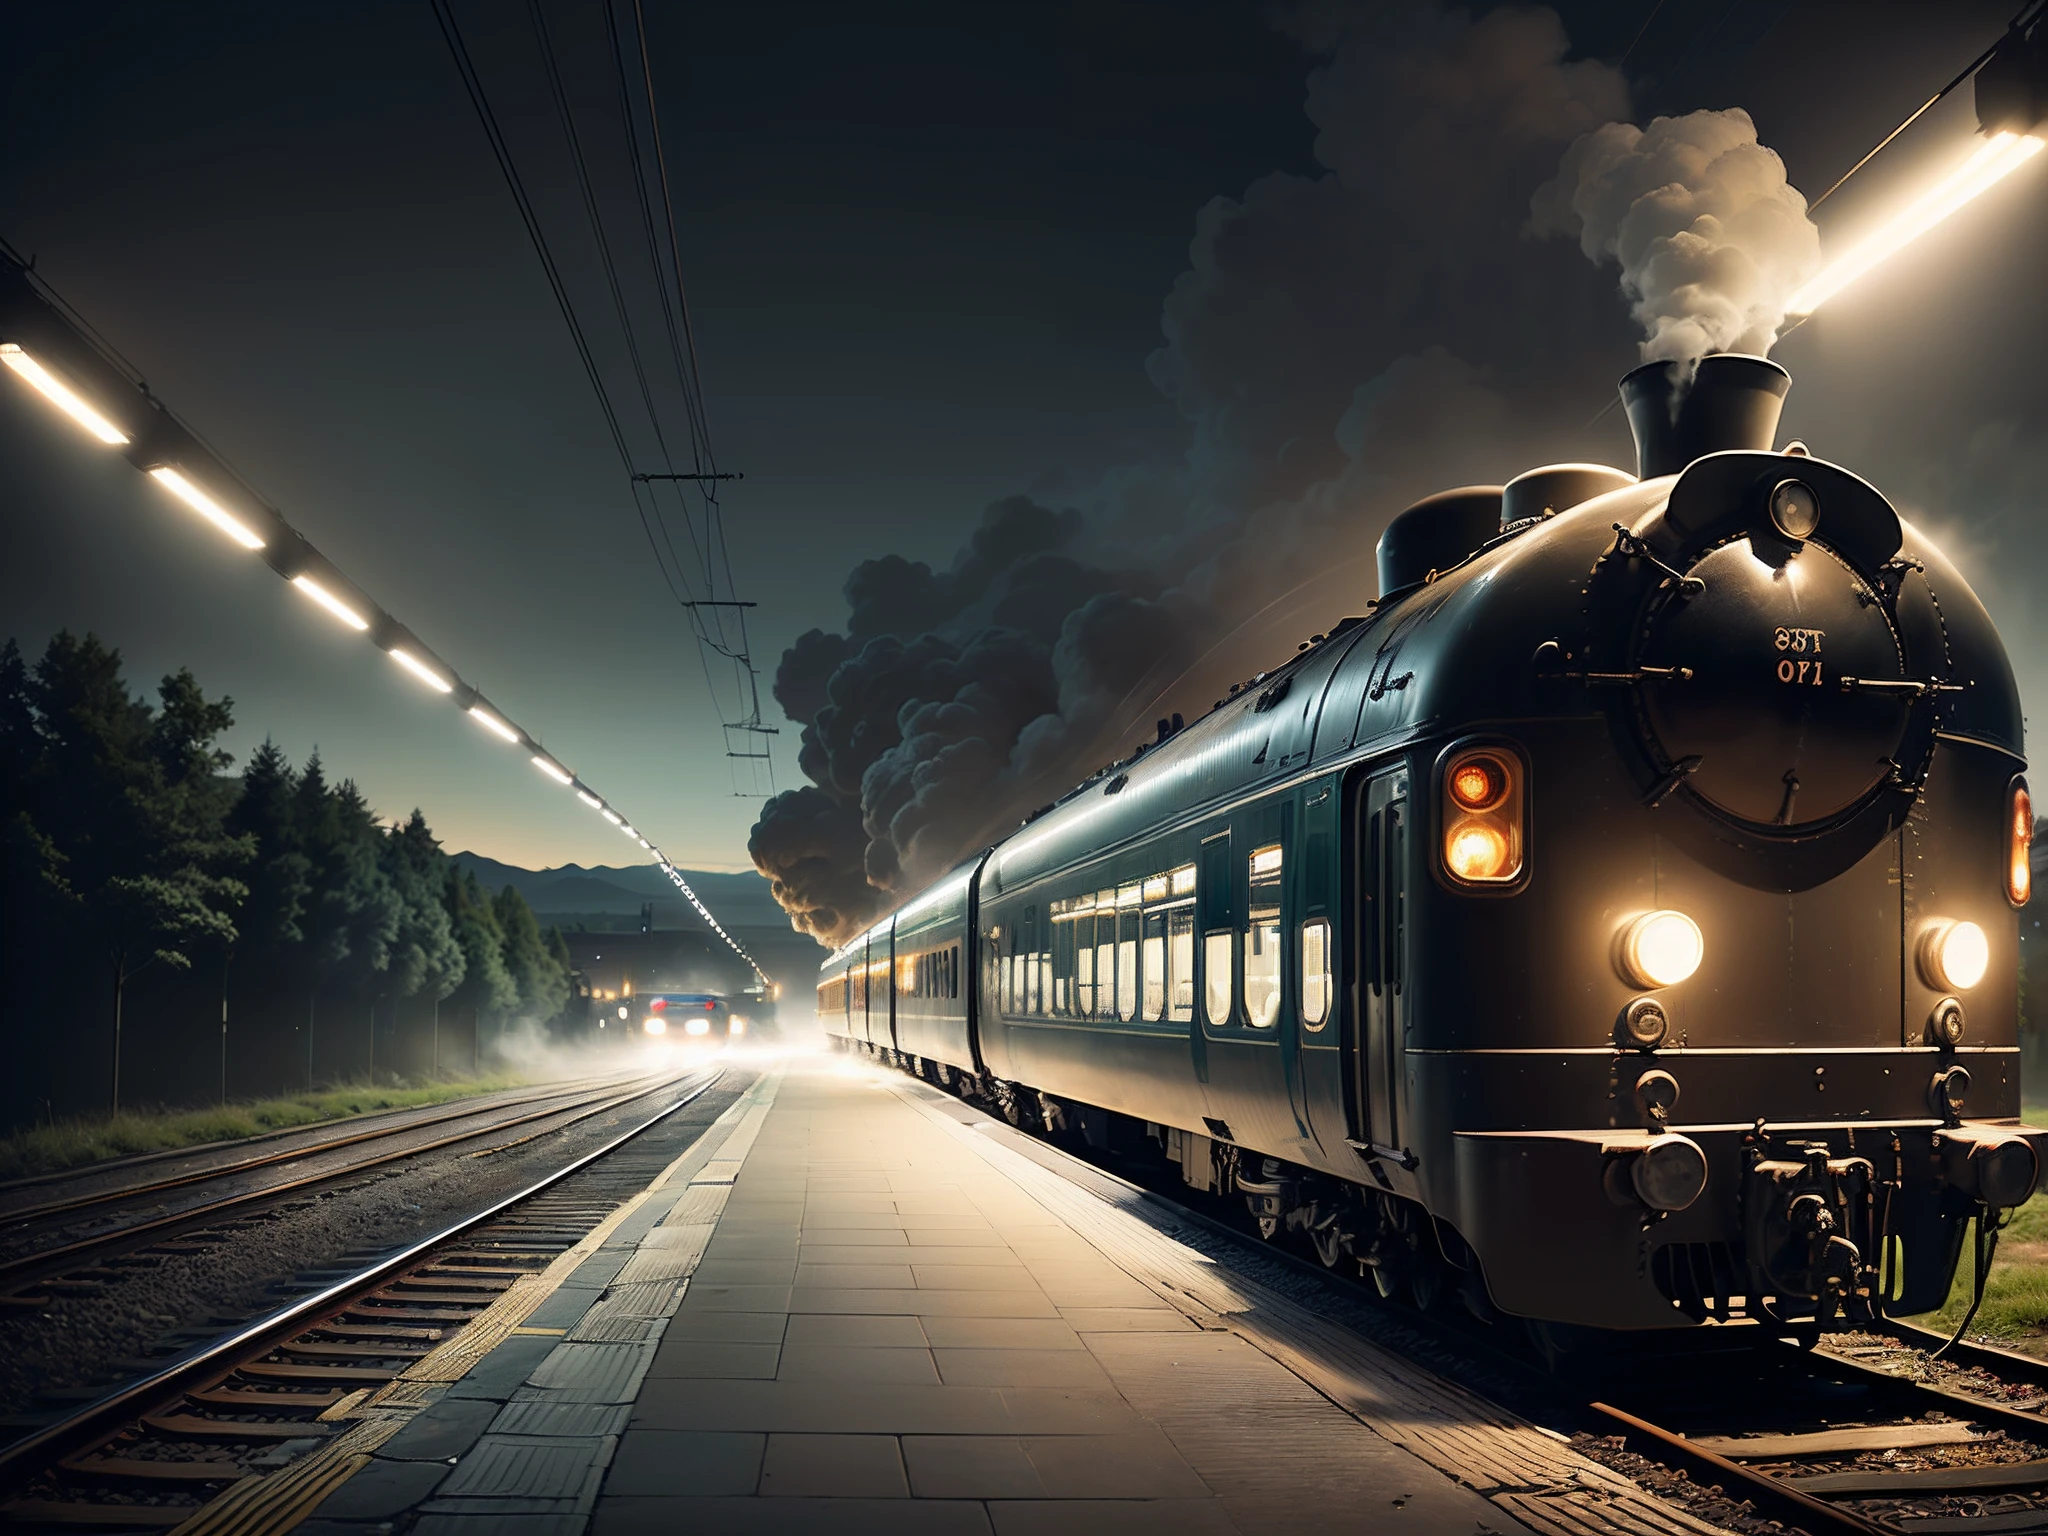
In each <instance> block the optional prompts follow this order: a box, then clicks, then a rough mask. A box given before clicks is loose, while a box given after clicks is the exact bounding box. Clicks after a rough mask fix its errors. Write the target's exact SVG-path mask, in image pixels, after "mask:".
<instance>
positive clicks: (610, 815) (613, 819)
mask: <svg viewBox="0 0 2048 1536" xmlns="http://www.w3.org/2000/svg"><path fill="white" fill-rule="evenodd" d="M597 810H598V814H599V815H600V816H602V817H604V819H605V820H606V821H608V822H610V823H611V824H612V825H613V826H615V827H616V826H619V825H621V824H623V823H624V821H625V819H626V818H625V817H623V816H621V815H620V814H619V813H618V812H617V811H615V810H613V809H612V808H611V807H610V806H608V805H601V806H599V807H598V808H597Z"/></svg>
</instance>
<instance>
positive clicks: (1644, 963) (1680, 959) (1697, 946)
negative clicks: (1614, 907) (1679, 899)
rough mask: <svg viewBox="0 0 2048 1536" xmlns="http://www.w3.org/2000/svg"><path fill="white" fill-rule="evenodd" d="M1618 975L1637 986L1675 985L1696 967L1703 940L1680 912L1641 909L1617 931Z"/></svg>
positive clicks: (1703, 950) (1702, 955)
mask: <svg viewBox="0 0 2048 1536" xmlns="http://www.w3.org/2000/svg"><path fill="white" fill-rule="evenodd" d="M1619 954H1620V959H1621V970H1622V974H1623V975H1624V976H1626V977H1627V978H1628V979H1629V980H1630V981H1632V982H1634V983H1635V985H1637V986H1639V987H1675V986H1677V985H1678V984H1679V983H1680V982H1681V981H1684V980H1685V979H1686V978H1687V977H1689V976H1691V975H1692V973H1693V972H1694V971H1696V970H1698V969H1699V968H1700V961H1702V960H1703V959H1705V958H1706V954H1707V941H1706V939H1705V938H1704V937H1702V936H1701V934H1700V925H1699V924H1698V923H1696V922H1694V921H1693V920H1692V919H1691V918H1689V917H1687V916H1686V915H1685V914H1684V913H1683V912H1671V911H1664V912H1645V913H1644V914H1643V915H1642V916H1641V917H1638V918H1636V919H1635V920H1634V921H1632V922H1631V923H1630V924H1629V925H1628V926H1627V927H1626V928H1624V929H1622V931H1621V945H1620V950H1619Z"/></svg>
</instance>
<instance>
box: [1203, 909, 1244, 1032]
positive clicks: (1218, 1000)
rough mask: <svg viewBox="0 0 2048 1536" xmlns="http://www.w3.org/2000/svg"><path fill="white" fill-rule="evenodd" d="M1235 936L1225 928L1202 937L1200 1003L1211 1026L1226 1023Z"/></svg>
mask: <svg viewBox="0 0 2048 1536" xmlns="http://www.w3.org/2000/svg"><path fill="white" fill-rule="evenodd" d="M1236 949H1237V935H1236V934H1234V933H1232V932H1231V931H1230V930H1229V929H1227V928H1226V929H1224V930H1223V931H1222V932H1221V933H1211V934H1205V935H1204V936H1203V939H1202V982H1203V986H1202V1002H1203V1010H1204V1012H1206V1013H1207V1015H1208V1018H1209V1022H1210V1023H1211V1024H1228V1023H1229V1022H1230V1008H1231V993H1232V987H1231V982H1232V979H1233V978H1232V976H1231V974H1230V973H1231V970H1232V968H1233V966H1234V965H1235V963H1236V959H1237V956H1236V954H1235V950H1236Z"/></svg>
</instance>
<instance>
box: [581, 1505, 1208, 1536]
mask: <svg viewBox="0 0 2048 1536" xmlns="http://www.w3.org/2000/svg"><path fill="white" fill-rule="evenodd" d="M683 1520H687V1521H688V1525H687V1526H686V1527H685V1526H683V1525H681V1524H680V1522H681V1521H683ZM679 1529H687V1530H689V1531H693V1532H705V1533H711V1532H716V1533H718V1536H818V1533H820V1532H830V1533H831V1536H990V1526H989V1517H988V1512H987V1511H986V1510H985V1509H983V1508H982V1506H981V1505H980V1504H977V1503H972V1502H968V1501H964V1500H949V1499H791V1498H781V1499H695V1500H691V1501H690V1502H689V1503H687V1504H679V1503H678V1502H677V1501H676V1500H673V1499H609V1498H608V1499H605V1500H603V1501H601V1502H600V1503H599V1504H598V1507H597V1523H596V1524H595V1525H594V1526H593V1527H592V1531H593V1533H594V1536H676V1533H677V1531H678V1530H679ZM1067 1536H1076V1533H1073V1532H1068V1533H1067ZM1196 1536H1207V1533H1206V1532H1197V1533H1196Z"/></svg>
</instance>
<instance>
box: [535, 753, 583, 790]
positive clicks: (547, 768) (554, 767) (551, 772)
mask: <svg viewBox="0 0 2048 1536" xmlns="http://www.w3.org/2000/svg"><path fill="white" fill-rule="evenodd" d="M533 766H534V767H536V768H538V769H539V770H540V771H541V772H542V773H544V774H546V775H547V776H548V777H549V778H551V779H553V780H554V781H555V782H556V783H558V784H574V783H575V782H576V776H575V775H574V774H572V773H570V772H569V771H568V770H567V769H565V768H564V767H562V765H561V764H560V763H557V762H553V761H550V760H549V759H548V758H545V757H535V758H534V760H533Z"/></svg>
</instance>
